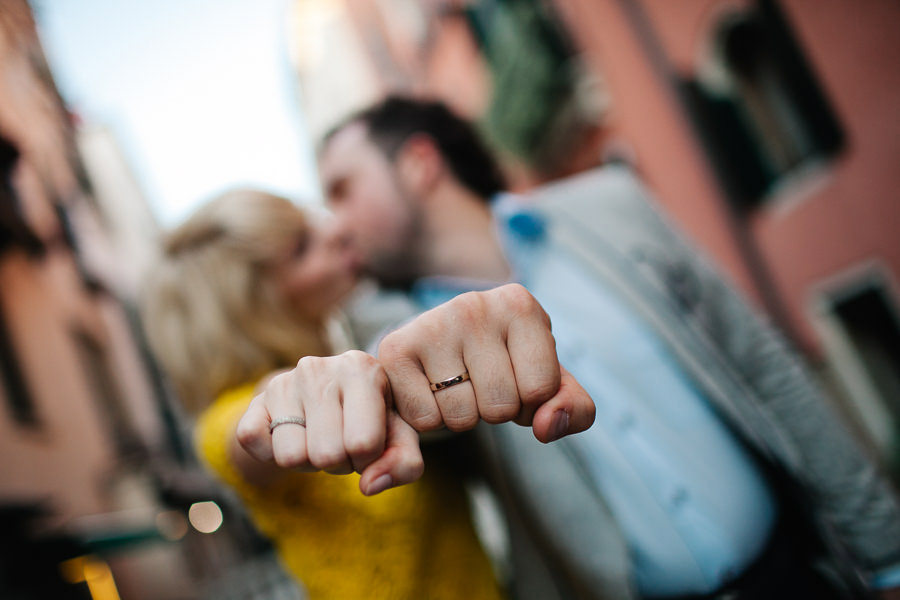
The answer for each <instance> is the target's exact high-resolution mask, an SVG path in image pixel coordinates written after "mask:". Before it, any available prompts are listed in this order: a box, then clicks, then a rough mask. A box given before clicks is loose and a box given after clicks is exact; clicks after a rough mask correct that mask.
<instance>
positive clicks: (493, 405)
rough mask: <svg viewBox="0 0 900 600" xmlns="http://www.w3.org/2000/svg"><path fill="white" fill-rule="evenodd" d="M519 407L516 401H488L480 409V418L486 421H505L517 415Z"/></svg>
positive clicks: (493, 422)
mask: <svg viewBox="0 0 900 600" xmlns="http://www.w3.org/2000/svg"><path fill="white" fill-rule="evenodd" d="M520 408H521V407H520V406H519V403H518V402H509V401H502V402H489V403H487V404H486V405H485V406H484V408H482V409H481V418H482V419H484V421H485V422H486V423H492V424H497V423H506V422H507V421H512V420H513V419H515V418H516V417H518V416H519V410H520Z"/></svg>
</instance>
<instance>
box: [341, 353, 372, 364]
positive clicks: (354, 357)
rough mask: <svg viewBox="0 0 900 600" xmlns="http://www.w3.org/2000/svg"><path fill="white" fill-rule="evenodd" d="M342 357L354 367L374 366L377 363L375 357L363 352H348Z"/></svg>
mask: <svg viewBox="0 0 900 600" xmlns="http://www.w3.org/2000/svg"><path fill="white" fill-rule="evenodd" d="M341 356H342V357H344V358H345V359H346V360H347V361H349V362H350V363H351V364H353V365H361V366H372V365H373V364H374V363H375V362H376V361H375V358H374V357H373V356H371V355H369V354H366V353H365V352H363V351H362V350H348V351H346V352H344V353H343V354H341Z"/></svg>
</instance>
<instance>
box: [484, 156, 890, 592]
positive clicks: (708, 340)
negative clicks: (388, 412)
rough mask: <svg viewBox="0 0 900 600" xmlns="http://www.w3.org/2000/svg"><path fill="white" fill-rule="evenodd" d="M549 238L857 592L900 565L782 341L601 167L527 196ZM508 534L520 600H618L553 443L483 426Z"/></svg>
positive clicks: (593, 530)
mask: <svg viewBox="0 0 900 600" xmlns="http://www.w3.org/2000/svg"><path fill="white" fill-rule="evenodd" d="M534 199H535V202H536V205H537V206H538V207H539V208H540V209H541V211H542V212H543V213H544V214H545V215H546V217H547V219H548V224H549V227H548V232H549V235H551V236H553V238H554V239H555V240H557V241H558V242H559V243H561V244H564V245H565V246H566V247H567V249H568V250H569V251H570V252H572V254H574V255H575V256H577V257H578V259H579V260H581V261H582V262H583V264H584V266H586V267H587V268H588V269H589V270H590V271H591V272H593V273H594V274H595V275H596V276H597V277H598V278H599V279H601V280H603V281H604V282H605V283H607V284H608V285H609V286H610V287H611V288H612V289H614V290H616V291H618V292H619V293H620V294H621V295H622V297H623V298H624V299H625V300H627V301H628V302H629V303H630V304H631V305H632V306H633V307H634V309H635V310H637V311H639V313H640V314H642V315H643V316H644V318H646V320H647V321H648V322H649V323H650V324H651V325H652V326H653V327H654V329H655V330H656V332H657V333H658V334H659V336H660V337H661V338H662V339H663V340H664V341H665V342H666V343H667V344H668V346H669V347H670V349H671V350H672V351H673V352H674V353H675V355H676V356H677V357H678V358H679V360H680V362H681V364H682V366H683V368H684V369H685V370H686V371H687V372H688V373H689V374H690V375H691V376H692V377H693V379H694V380H695V382H696V383H697V384H698V385H699V386H700V388H701V389H702V390H703V391H704V392H705V394H706V396H707V398H709V400H710V401H711V402H712V403H713V405H714V407H715V408H716V409H717V411H718V412H719V414H720V415H721V416H722V418H723V419H724V420H725V421H726V423H727V424H728V425H729V426H730V427H731V428H732V430H733V431H735V433H736V435H738V436H739V437H740V438H741V439H743V441H744V442H745V443H746V444H747V445H748V446H749V447H750V448H751V449H752V450H754V451H755V453H756V454H757V455H758V456H760V457H762V459H763V461H765V462H768V463H769V464H770V465H776V466H777V467H778V468H779V469H780V470H781V471H782V472H786V473H787V474H788V476H789V478H790V479H791V480H793V481H794V482H796V484H797V487H798V488H799V489H800V490H801V491H802V494H803V499H802V503H803V505H804V506H805V507H808V510H809V512H810V517H811V519H812V520H813V521H814V522H815V524H816V526H817V527H818V528H819V530H820V532H821V534H822V538H823V540H824V541H825V542H826V544H827V547H828V551H829V552H830V553H831V556H832V558H834V560H833V561H832V563H833V564H834V565H840V567H841V568H842V569H843V570H844V573H843V574H842V575H843V577H845V578H846V579H856V582H857V583H859V582H860V581H862V580H863V578H864V577H865V576H866V575H867V574H868V573H869V572H871V571H874V570H878V569H881V568H886V567H889V566H891V565H894V564H900V504H898V502H897V498H896V496H894V493H893V491H892V490H891V489H890V488H889V485H888V484H887V483H886V481H885V479H884V478H883V477H881V476H880V475H879V474H878V473H877V472H876V468H875V466H874V465H873V464H872V462H871V461H870V460H868V459H867V458H866V457H865V456H864V454H863V453H862V452H861V450H860V448H859V446H858V444H857V443H856V441H855V440H854V439H853V437H852V436H851V435H850V434H849V432H848V431H847V430H846V428H845V427H844V425H843V424H842V423H841V422H840V421H839V420H838V419H837V418H836V417H835V416H834V414H833V413H832V411H831V410H830V408H829V405H828V401H827V400H826V399H825V397H824V395H823V393H822V392H821V390H820V388H819V386H818V385H817V383H816V382H815V381H814V379H813V377H812V376H811V374H810V372H809V371H808V370H807V369H806V367H805V366H804V365H803V363H802V361H801V360H800V358H799V357H798V356H797V355H796V354H795V353H794V352H793V351H792V350H791V349H790V348H789V346H788V344H787V343H786V342H785V340H784V339H783V338H782V336H781V335H780V334H779V333H778V332H777V331H775V330H774V329H773V328H772V327H770V326H769V325H768V324H767V323H765V322H764V320H763V319H762V318H760V316H758V315H757V314H755V313H754V312H753V311H752V310H751V309H750V308H749V307H748V305H747V304H746V302H745V301H744V300H743V299H742V298H741V297H740V296H739V295H738V294H737V293H736V292H735V291H734V290H733V289H732V288H731V287H730V286H729V285H728V284H727V283H726V282H725V281H724V279H723V278H722V276H721V275H720V274H718V273H717V272H716V270H715V269H713V268H712V267H711V265H710V264H709V263H708V262H707V261H705V260H704V258H703V257H702V256H701V255H700V254H699V253H698V252H697V250H696V249H695V248H693V247H692V246H691V245H690V244H689V243H687V242H686V241H685V240H684V239H683V238H682V237H681V236H680V235H679V234H678V233H677V232H676V230H675V229H674V228H673V227H672V226H671V225H670V224H668V223H667V222H666V220H665V218H663V217H662V216H661V215H660V214H659V213H658V212H657V211H656V210H655V209H654V208H653V206H652V204H651V202H650V201H649V200H648V198H647V194H646V192H645V191H644V190H643V189H642V188H641V186H640V185H639V184H638V182H637V181H636V180H635V178H634V177H633V176H632V175H631V174H630V173H629V172H628V171H627V170H626V169H623V168H619V167H606V168H601V169H596V170H593V171H590V172H587V173H584V174H580V175H577V176H574V177H571V178H568V179H566V180H563V181H560V182H557V183H553V184H551V185H548V186H545V187H544V188H541V189H540V190H538V191H537V192H535V193H534ZM479 439H480V442H481V445H482V448H483V449H484V450H485V452H484V456H485V461H486V464H487V465H488V468H489V471H490V473H491V475H492V477H491V479H492V480H493V483H494V485H495V489H496V490H497V492H498V495H499V496H500V498H501V500H502V502H503V504H504V508H505V512H506V514H507V519H508V521H509V524H510V538H511V542H512V547H513V557H512V559H513V569H514V575H513V582H512V585H513V587H514V589H513V592H514V595H515V597H517V598H520V599H531V598H534V599H538V598H539V599H541V600H548V599H553V598H615V599H620V598H629V597H633V596H634V591H633V589H632V588H631V579H630V567H629V561H628V555H627V549H626V546H625V544H624V542H623V540H622V537H621V535H620V533H619V530H618V527H617V525H616V523H615V520H614V519H613V517H612V515H611V514H610V512H609V510H608V508H607V507H606V505H605V503H604V501H603V499H602V497H601V496H600V495H599V494H598V493H597V492H596V491H595V490H594V487H593V486H592V485H591V484H590V483H589V479H588V477H587V475H586V474H585V471H584V469H583V468H582V465H581V464H580V460H579V457H578V455H577V453H576V452H575V451H574V448H573V446H572V444H570V443H569V442H568V441H567V440H566V439H563V440H561V441H559V442H555V443H553V444H549V445H542V444H540V443H539V442H537V441H536V440H535V439H534V437H533V435H532V433H531V431H530V430H529V429H528V428H521V427H517V426H515V425H512V424H507V425H500V426H484V427H481V428H480V429H479Z"/></svg>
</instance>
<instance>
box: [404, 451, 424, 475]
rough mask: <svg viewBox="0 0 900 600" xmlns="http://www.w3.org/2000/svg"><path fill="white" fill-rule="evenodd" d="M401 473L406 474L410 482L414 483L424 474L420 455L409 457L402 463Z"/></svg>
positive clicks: (422, 460)
mask: <svg viewBox="0 0 900 600" xmlns="http://www.w3.org/2000/svg"><path fill="white" fill-rule="evenodd" d="M403 471H404V472H405V473H407V474H408V476H409V480H410V481H415V480H417V479H418V478H419V477H421V476H422V474H423V473H424V472H425V460H424V459H423V458H422V455H421V454H417V455H415V456H410V457H409V458H407V459H406V460H405V461H404V463H403Z"/></svg>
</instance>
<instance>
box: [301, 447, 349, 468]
mask: <svg viewBox="0 0 900 600" xmlns="http://www.w3.org/2000/svg"><path fill="white" fill-rule="evenodd" d="M309 462H310V464H312V465H313V466H314V467H316V468H317V469H320V470H322V471H327V470H329V469H337V468H340V467H341V466H342V465H344V464H345V463H346V462H347V456H346V454H344V452H343V450H339V449H337V448H322V449H320V450H315V451H313V450H311V451H310V453H309Z"/></svg>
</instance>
